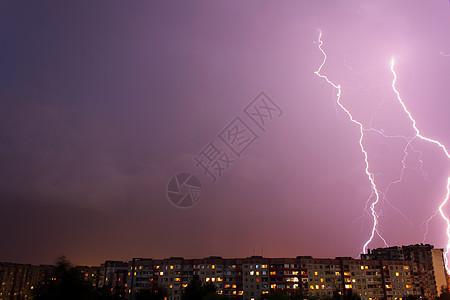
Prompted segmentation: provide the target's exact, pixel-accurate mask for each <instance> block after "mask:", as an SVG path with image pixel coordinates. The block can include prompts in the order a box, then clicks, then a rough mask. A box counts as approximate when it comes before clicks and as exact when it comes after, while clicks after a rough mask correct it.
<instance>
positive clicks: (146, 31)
mask: <svg viewBox="0 0 450 300" xmlns="http://www.w3.org/2000/svg"><path fill="white" fill-rule="evenodd" d="M338 2H339V3H338ZM449 13H450V6H449V3H448V1H446V0H440V1H437V0H432V1H411V0H408V1H406V0H404V1H387V0H385V1H377V2H376V3H374V1H369V0H358V1H356V0H355V1H317V0H311V1H297V2H293V1H284V2H278V1H277V2H275V1H245V2H243V1H189V3H188V2H182V1H178V2H175V1H159V2H157V1H151V2H149V1H134V2H132V3H131V4H130V2H123V1H108V3H107V4H106V3H104V2H99V1H97V2H93V1H76V2H67V1H39V2H35V1H28V2H25V1H2V2H0V214H1V218H0V237H1V238H0V240H1V246H0V261H14V262H24V263H33V264H39V263H52V262H54V261H55V259H56V257H57V256H58V255H61V254H65V255H67V256H68V258H69V259H71V260H72V261H74V262H75V263H77V264H99V263H100V262H101V261H104V260H106V259H119V260H128V259H130V258H132V257H154V258H163V257H169V256H185V257H203V256H209V255H219V256H223V257H243V256H250V255H252V254H253V253H255V254H258V255H259V254H260V253H261V247H263V249H264V253H263V254H264V256H270V257H277V256H279V257H281V256H289V257H292V256H297V255H313V256H315V257H334V256H357V255H358V254H359V252H360V251H361V248H362V245H363V244H364V243H365V241H366V240H367V239H368V237H369V235H370V230H371V226H372V219H371V218H370V216H369V215H367V214H366V215H365V216H364V207H365V204H366V201H367V199H368V197H369V196H370V192H371V191H370V185H369V181H368V179H367V176H366V175H365V173H364V167H365V165H364V161H363V155H362V153H361V151H360V148H359V145H358V140H359V129H358V127H357V126H356V125H354V124H353V123H351V122H350V121H349V120H348V118H347V116H346V115H345V114H344V112H343V111H342V110H340V109H338V107H337V105H336V103H335V98H333V93H335V91H333V89H332V88H331V86H330V85H329V84H327V83H326V82H325V81H324V80H323V79H320V78H319V77H317V76H316V75H315V74H314V71H315V70H317V68H318V67H319V65H320V64H321V62H322V59H323V56H322V54H321V53H320V51H319V49H318V48H317V44H316V43H314V42H315V41H317V39H318V34H319V31H318V29H321V30H322V32H323V41H324V45H323V48H324V50H325V51H326V52H327V54H328V61H327V64H326V65H325V66H324V68H323V70H322V73H323V74H326V75H327V76H328V77H329V78H330V79H331V80H333V81H334V82H335V83H338V84H341V85H342V86H343V94H342V98H341V100H342V103H343V104H344V105H346V107H348V109H349V110H350V111H351V112H352V113H353V115H354V116H355V118H357V119H358V120H360V121H362V122H363V123H364V124H365V125H366V126H367V127H370V124H371V126H372V127H373V128H376V129H379V130H381V129H383V131H384V132H385V133H386V134H389V135H405V136H412V135H414V132H413V130H412V127H411V123H410V121H409V120H408V118H407V116H406V114H405V113H404V112H403V111H402V110H401V107H400V106H399V104H398V102H397V99H396V97H395V94H394V93H393V90H392V88H391V82H392V78H393V77H392V73H391V72H390V69H389V67H390V66H389V63H390V60H391V58H392V57H395V60H396V71H397V75H398V82H397V88H398V90H399V91H400V93H401V95H402V97H403V99H404V101H405V103H406V105H407V106H408V108H409V110H410V111H411V113H412V115H413V116H414V117H415V119H416V120H417V126H418V127H419V128H420V129H421V131H422V134H423V135H425V136H427V137H431V138H433V139H438V140H439V141H441V142H442V143H443V144H445V145H446V146H447V147H450V131H449V128H450V118H449V117H448V116H449V113H450V97H449V94H450V85H449V82H450V65H449V64H450V57H448V56H445V54H447V55H448V54H450V35H449V29H450V16H449ZM261 91H264V92H266V93H267V94H268V95H269V96H270V97H271V98H272V100H273V101H275V102H276V103H277V105H279V106H280V107H281V109H282V110H283V112H284V113H283V115H282V116H281V117H280V118H276V119H274V120H273V122H271V123H270V126H269V128H268V130H267V131H266V132H265V133H262V132H258V134H259V135H260V137H259V139H257V140H256V142H255V143H253V144H252V145H251V146H250V147H249V148H248V149H247V150H246V151H245V152H244V153H243V155H242V156H241V158H239V159H238V160H237V161H236V162H235V163H234V164H233V165H232V166H231V167H230V169H229V170H228V171H227V172H226V173H225V174H224V175H223V176H222V177H220V178H219V179H218V180H217V182H216V183H214V184H212V183H211V182H210V180H209V179H208V178H207V177H203V175H202V170H201V169H199V168H198V167H196V166H195V163H194V161H193V159H192V157H193V156H195V155H197V154H198V153H199V152H200V151H201V150H202V149H203V147H205V145H207V144H208V143H209V142H210V141H211V140H217V136H218V134H219V133H220V132H221V131H222V130H223V129H224V128H225V127H226V126H227V125H228V124H229V123H230V122H231V121H232V120H233V119H234V118H235V117H237V116H241V117H242V116H243V115H244V112H243V109H244V108H245V107H246V106H247V105H248V104H249V103H250V102H251V101H252V100H253V99H254V98H255V97H256V96H257V95H258V94H259V92H261ZM364 145H365V147H366V149H367V151H368V154H369V161H370V164H371V172H373V173H374V174H376V176H375V178H376V181H377V183H378V184H379V188H380V190H384V189H385V188H386V186H387V185H388V184H389V182H391V181H392V180H395V179H397V178H398V176H399V175H400V172H401V168H402V158H403V156H402V155H403V148H404V146H405V144H404V141H403V140H402V139H394V138H392V139H386V138H383V137H381V136H380V135H377V134H374V133H367V134H366V138H365V139H364ZM413 146H414V148H415V150H416V151H421V153H422V156H420V155H419V152H410V155H409V156H408V157H407V159H406V164H407V167H408V168H407V169H406V170H405V173H404V178H403V182H402V183H401V184H397V185H394V186H392V187H391V189H390V190H389V193H388V194H387V199H388V200H387V201H389V202H387V201H381V202H380V204H379V205H378V206H377V207H376V209H377V211H378V213H379V215H380V224H379V231H380V233H381V234H382V235H383V237H384V238H385V239H386V241H387V242H388V244H389V245H402V244H411V243H420V242H422V241H423V237H424V226H421V225H422V222H423V221H424V220H425V219H427V218H428V217H430V216H431V215H432V214H433V213H434V212H435V210H436V209H437V207H438V206H439V204H440V201H442V199H443V197H444V195H445V191H446V180H447V177H448V175H449V173H450V162H449V161H448V160H447V159H446V157H445V155H444V154H443V152H442V151H441V149H439V148H437V147H436V146H434V145H431V144H429V143H425V142H414V143H413ZM420 158H421V160H422V161H423V165H422V170H421V168H420V160H419V159H420ZM183 171H185V172H192V173H194V174H195V175H196V176H198V178H199V179H200V180H201V182H202V186H203V188H204V190H203V195H202V198H201V200H200V202H199V203H198V204H197V205H196V206H194V207H192V208H190V209H177V208H175V207H174V206H173V205H171V203H169V201H168V199H167V197H166V187H167V183H168V181H169V179H170V178H171V177H172V176H173V175H175V174H177V173H179V172H183ZM422 171H423V172H422ZM423 173H426V178H424V177H423ZM389 203H390V204H389ZM394 207H395V208H394ZM399 211H401V213H400V212H399ZM445 211H446V212H447V213H448V214H450V208H449V207H446V208H445ZM361 216H363V217H361ZM425 242H427V243H432V244H435V245H436V246H437V247H444V246H445V245H446V243H447V238H446V234H445V224H444V222H443V221H442V219H441V218H439V217H436V218H434V219H433V220H432V221H431V222H430V223H429V233H428V235H427V237H426V240H425ZM380 246H383V243H382V242H381V240H380V239H379V238H375V239H374V241H373V242H372V243H371V244H370V248H374V247H380Z"/></svg>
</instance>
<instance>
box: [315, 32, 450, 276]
mask: <svg viewBox="0 0 450 300" xmlns="http://www.w3.org/2000/svg"><path fill="white" fill-rule="evenodd" d="M315 43H317V45H318V48H319V50H320V52H321V53H322V55H323V60H322V63H321V65H320V66H319V68H318V69H317V70H316V71H315V72H314V74H315V75H317V76H318V77H320V78H322V79H324V80H325V81H326V82H327V83H328V84H330V85H331V86H332V87H333V89H334V90H336V91H337V92H336V96H335V99H336V103H337V105H338V106H339V107H340V108H341V109H342V110H343V111H344V112H345V114H346V115H347V116H348V118H349V120H350V121H351V122H352V123H354V124H356V125H357V126H358V127H359V130H360V138H359V146H360V149H361V152H362V154H363V156H364V162H365V173H366V175H367V178H368V179H369V182H370V188H371V195H370V196H369V198H368V199H367V201H366V208H365V211H367V212H369V213H370V214H371V216H372V220H373V224H372V230H371V233H370V237H369V239H368V240H367V241H366V242H365V244H364V245H363V247H362V252H361V253H367V248H368V245H369V244H370V243H371V242H372V241H373V239H374V238H375V235H377V236H378V237H379V238H380V239H381V240H382V241H383V242H384V244H385V245H386V246H388V244H387V242H386V240H385V239H384V238H383V237H382V236H381V234H380V232H379V231H378V224H379V221H378V217H379V215H378V213H377V211H376V206H377V204H378V203H379V202H380V201H381V200H382V201H386V203H388V204H389V205H390V206H391V207H392V208H394V209H395V210H397V211H398V212H399V213H400V214H401V215H402V216H403V217H404V218H405V219H406V220H407V221H408V222H409V223H410V224H411V225H412V222H411V221H410V220H409V219H408V218H407V217H406V216H405V215H404V214H403V213H402V212H401V211H400V210H399V209H398V208H396V207H395V206H393V205H392V204H391V203H390V202H389V201H388V200H387V199H386V194H387V192H388V191H389V189H390V187H391V186H392V185H394V184H398V183H400V182H401V181H402V179H403V176H404V171H405V169H406V168H407V167H406V158H407V156H408V154H409V151H412V152H416V153H418V154H419V158H418V161H419V169H420V171H421V172H422V175H423V176H424V178H425V179H427V177H426V173H425V172H424V171H423V169H422V166H423V161H422V153H421V152H420V151H418V150H416V149H414V147H413V145H412V142H413V141H414V140H416V139H421V140H424V141H427V142H430V143H433V144H435V145H437V146H439V147H440V148H441V149H442V150H443V152H444V153H445V155H446V156H447V158H448V159H449V160H450V154H449V152H448V151H447V149H446V147H445V146H444V145H443V144H442V143H440V142H439V141H437V140H434V139H431V138H428V137H425V136H423V135H422V134H421V133H420V131H419V129H418V128H417V124H416V120H415V119H414V118H413V116H412V114H411V113H410V112H409V110H408V109H407V107H406V105H405V103H404V101H403V99H402V98H401V95H400V92H399V91H398V90H397V88H396V83H397V74H396V72H395V69H394V66H395V62H394V59H392V60H391V66H390V70H391V73H392V75H393V79H392V83H391V87H392V89H393V91H394V93H395V95H396V97H397V100H398V102H399V103H400V105H401V107H402V108H403V111H404V112H405V113H406V114H407V116H408V118H409V119H410V121H411V122H412V127H413V129H414V131H415V135H414V136H412V137H405V136H402V135H398V136H389V135H386V134H385V133H384V131H382V130H377V129H374V128H368V129H365V128H364V126H363V124H362V122H360V121H358V120H356V119H355V118H354V117H353V115H352V114H351V112H350V111H349V110H348V109H347V108H346V107H345V106H344V105H343V104H342V103H341V96H342V87H341V85H340V84H336V83H334V82H333V81H331V80H330V79H329V78H328V77H327V76H326V75H324V74H322V73H321V71H322V68H323V66H324V65H325V63H326V61H327V54H326V52H325V51H324V50H323V48H322V46H323V41H322V32H321V31H320V30H319V38H318V40H317V42H315ZM441 55H442V53H441ZM346 66H347V65H346ZM347 67H348V68H349V66H347ZM350 69H351V68H350ZM383 101H384V100H383ZM365 131H375V132H377V133H378V134H380V135H382V136H383V137H385V138H402V139H404V140H405V141H406V145H405V148H404V150H403V152H404V157H403V160H402V166H403V167H402V170H401V173H400V175H399V178H398V179H397V180H395V181H393V182H391V183H390V184H389V185H388V186H387V187H386V189H385V190H384V192H381V191H379V189H378V187H377V185H376V181H375V175H374V174H373V173H372V172H371V171H370V164H369V160H368V153H367V151H366V149H365V148H364V145H363V140H364V132H365ZM381 196H382V198H381ZM449 198H450V176H449V177H448V180H447V194H446V196H445V198H444V200H443V201H442V203H441V204H440V206H439V207H438V209H437V210H436V212H435V213H434V214H433V215H432V216H431V217H430V218H429V219H428V220H426V221H425V223H426V226H427V227H426V232H425V235H424V239H425V237H426V235H427V233H428V222H429V221H430V220H431V219H433V218H434V217H435V216H437V215H438V214H439V215H440V216H441V217H442V219H443V220H444V221H445V223H446V225H447V229H446V234H447V245H446V247H445V252H444V260H445V266H446V268H447V270H449V266H448V264H449V259H448V255H449V254H450V220H449V218H448V217H447V216H446V215H445V213H444V211H443V208H444V206H445V205H446V204H447V202H448V200H449ZM372 199H374V200H372ZM369 204H370V207H369V208H370V210H369V209H368V206H369Z"/></svg>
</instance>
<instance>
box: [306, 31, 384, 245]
mask: <svg viewBox="0 0 450 300" xmlns="http://www.w3.org/2000/svg"><path fill="white" fill-rule="evenodd" d="M317 45H318V47H319V50H320V52H322V55H323V61H322V64H321V65H320V66H319V68H318V69H317V70H316V71H315V72H314V74H316V75H317V76H319V77H320V78H322V79H324V80H326V82H327V83H328V84H330V85H331V86H332V87H333V88H334V89H335V90H337V93H336V103H337V104H338V106H339V107H340V108H341V109H342V110H343V111H344V112H345V114H346V115H347V116H348V118H349V120H350V121H351V122H352V123H354V124H356V125H357V126H358V127H359V132H360V136H359V147H360V149H361V152H362V153H363V156H364V162H365V170H364V171H365V173H366V175H367V178H368V179H369V182H370V188H371V194H370V196H369V198H368V199H367V202H366V204H367V205H368V204H369V203H370V202H371V199H373V198H375V200H373V201H372V203H371V204H370V214H371V215H372V219H373V225H372V230H371V233H370V238H369V239H368V240H367V242H366V243H365V244H364V246H363V248H362V253H366V252H367V247H368V245H369V244H370V243H371V242H372V240H373V239H374V237H375V235H378V237H380V238H381V240H382V241H383V242H384V244H385V245H386V246H388V244H387V242H386V240H385V239H384V238H383V237H382V236H381V234H380V232H379V231H378V214H377V212H376V210H375V207H376V205H377V204H378V203H379V201H380V192H379V191H378V188H377V185H376V183H375V175H374V174H373V173H372V172H370V164H369V158H368V154H367V151H366V149H365V148H364V145H363V140H364V126H363V124H362V123H361V122H359V121H358V120H356V119H355V118H354V117H353V115H352V114H351V113H350V111H349V110H348V109H347V108H346V107H345V106H344V105H343V104H342V103H341V96H342V88H341V85H340V84H336V83H334V82H333V81H331V80H330V79H329V78H328V77H327V76H326V75H323V74H321V73H320V72H321V71H322V68H323V66H324V65H325V63H326V61H327V54H326V53H325V51H324V50H323V48H322V46H323V41H322V31H320V30H319V38H318V40H317Z"/></svg>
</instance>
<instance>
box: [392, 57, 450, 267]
mask: <svg viewBox="0 0 450 300" xmlns="http://www.w3.org/2000/svg"><path fill="white" fill-rule="evenodd" d="M394 66H395V62H394V58H392V60H391V72H392V74H393V76H394V79H393V80H392V89H393V90H394V93H395V94H396V95H397V100H398V101H399V103H400V105H401V106H402V108H403V110H404V112H405V113H406V114H407V115H408V118H409V119H410V120H411V122H412V127H413V129H414V131H415V132H416V135H415V136H414V137H413V138H412V139H410V141H409V142H408V144H411V143H412V142H413V141H414V140H415V139H421V140H424V141H427V142H429V143H432V144H435V145H437V146H439V148H441V149H442V150H443V152H444V154H445V156H447V158H448V159H449V160H450V154H449V152H448V150H447V148H446V147H445V146H444V145H443V144H442V143H440V142H439V141H437V140H434V139H431V138H428V137H425V136H423V135H422V134H421V133H420V130H419V129H418V128H417V122H416V120H415V119H414V118H413V116H412V114H411V113H410V112H409V110H408V108H407V107H406V105H405V102H404V101H403V100H402V97H401V96H400V92H399V91H398V90H397V87H396V86H395V84H396V83H397V74H396V73H395V69H394ZM449 197H450V176H449V177H448V179H447V194H446V195H445V198H444V200H443V201H442V203H441V205H439V208H438V209H437V210H436V212H435V213H434V215H432V216H431V217H430V218H429V219H428V220H427V221H426V223H427V232H428V222H429V221H430V220H431V219H432V218H434V217H435V216H437V214H438V213H439V214H440V215H441V217H442V219H443V220H444V222H445V223H446V225H447V230H446V234H447V245H446V247H445V252H444V260H445V267H446V269H447V270H449V265H448V264H449V259H448V255H449V251H450V220H449V218H448V217H447V216H446V215H445V213H444V210H443V209H444V206H445V205H446V204H447V202H448V199H449ZM427 232H426V233H427Z"/></svg>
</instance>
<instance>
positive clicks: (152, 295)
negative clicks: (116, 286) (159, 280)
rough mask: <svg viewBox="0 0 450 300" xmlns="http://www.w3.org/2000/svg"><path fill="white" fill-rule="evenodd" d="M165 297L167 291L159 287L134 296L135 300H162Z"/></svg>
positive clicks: (141, 291)
mask: <svg viewBox="0 0 450 300" xmlns="http://www.w3.org/2000/svg"><path fill="white" fill-rule="evenodd" d="M165 296H167V291H166V290H165V289H163V288H161V287H155V288H152V289H145V290H140V291H139V292H138V293H137V294H136V300H163V299H164V297H165Z"/></svg>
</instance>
